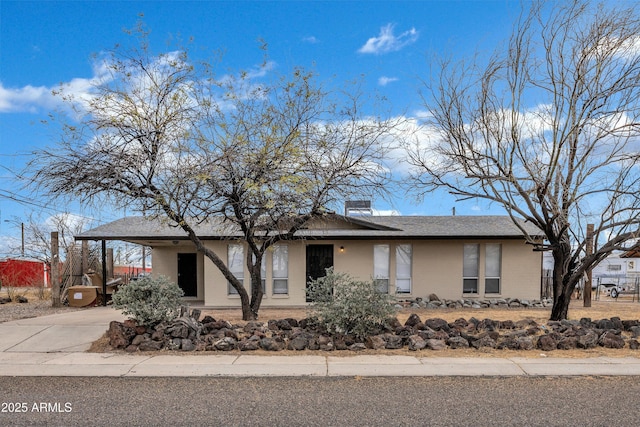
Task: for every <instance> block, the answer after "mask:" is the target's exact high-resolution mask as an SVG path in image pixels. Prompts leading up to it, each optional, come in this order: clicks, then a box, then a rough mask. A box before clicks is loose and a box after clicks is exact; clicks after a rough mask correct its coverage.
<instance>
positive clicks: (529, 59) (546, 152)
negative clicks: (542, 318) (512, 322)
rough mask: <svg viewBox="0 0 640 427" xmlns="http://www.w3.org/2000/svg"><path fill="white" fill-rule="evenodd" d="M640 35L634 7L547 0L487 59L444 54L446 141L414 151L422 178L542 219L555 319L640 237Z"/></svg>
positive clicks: (436, 106) (437, 99)
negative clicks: (600, 266)
mask: <svg viewBox="0 0 640 427" xmlns="http://www.w3.org/2000/svg"><path fill="white" fill-rule="evenodd" d="M639 35H640V21H639V20H638V14H637V9H636V8H635V5H633V4H629V3H616V4H609V5H604V4H599V5H593V4H591V3H589V2H584V1H580V0H575V1H568V2H549V3H540V2H535V3H533V5H532V6H531V9H530V10H528V11H524V12H523V13H522V15H521V16H520V18H519V19H518V21H517V23H516V24H515V26H514V29H513V33H512V35H511V37H510V39H509V40H508V42H507V43H506V45H505V46H504V47H503V48H501V49H498V50H497V51H496V53H495V54H494V55H493V56H492V57H491V58H490V59H489V60H488V61H487V62H486V63H485V64H484V65H476V64H472V65H469V64H468V63H464V62H462V63H454V62H453V61H448V60H444V61H441V62H440V67H439V68H438V74H437V76H436V77H435V79H434V84H433V85H432V86H430V90H429V91H428V93H429V95H430V98H425V102H426V104H427V106H428V109H429V111H430V113H431V117H430V120H429V121H428V123H427V125H428V126H431V131H432V132H433V135H434V142H433V145H432V147H431V148H432V149H430V150H426V149H425V147H424V146H421V145H420V144H417V145H414V146H413V147H412V148H411V149H410V154H411V155H410V160H411V163H412V164H413V165H414V166H415V167H416V168H415V169H414V172H415V173H414V175H413V178H414V180H413V182H414V183H417V184H418V185H419V186H420V188H421V190H422V191H423V192H424V191H429V190H433V189H435V188H445V189H448V190H449V191H450V192H451V193H452V194H454V195H456V196H458V197H460V198H480V199H484V200H487V201H489V202H493V203H497V204H499V205H502V206H503V207H504V208H505V209H506V211H507V212H508V213H509V214H510V215H511V216H513V217H521V218H524V219H525V220H526V221H529V222H531V223H532V224H535V225H536V226H537V227H538V228H539V229H540V230H541V232H542V235H544V241H541V240H538V239H536V236H531V235H527V239H528V241H529V243H531V244H533V245H534V247H535V248H536V249H538V250H548V251H551V253H552V254H553V259H554V270H553V296H554V305H553V308H552V312H551V319H553V320H559V319H565V318H566V317H567V312H568V308H569V302H570V297H571V293H572V292H573V290H574V289H575V287H576V285H577V284H578V283H579V282H580V280H581V279H582V278H583V276H584V274H585V272H586V271H588V269H590V268H592V267H593V266H595V265H596V264H597V263H598V262H600V261H601V260H602V259H603V258H605V257H606V256H607V255H608V254H610V253H611V252H612V251H613V250H617V249H624V248H625V245H626V244H628V243H629V242H631V241H633V240H632V239H635V238H637V237H638V233H639V228H638V227H639V223H640V218H639V213H640V210H639V208H640V197H639V196H640V192H639V191H638V190H639V186H638V184H639V183H640V181H639V180H640V174H639V172H640V165H639V164H638V153H639V148H640V146H639V143H640V139H639V136H640V133H639V131H640V123H639V122H638V119H639V115H640V103H639V101H640V38H639ZM436 141H437V142H436ZM587 223H593V224H595V238H594V240H595V242H594V245H595V248H594V251H593V253H592V254H590V255H587V253H586V251H585V245H586V237H587V236H586V232H585V226H586V224H587ZM516 224H517V223H516ZM522 231H523V233H525V234H526V230H524V229H523V230H522Z"/></svg>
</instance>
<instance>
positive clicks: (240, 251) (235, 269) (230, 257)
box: [227, 243, 244, 295]
mask: <svg viewBox="0 0 640 427" xmlns="http://www.w3.org/2000/svg"><path fill="white" fill-rule="evenodd" d="M227 268H228V269H229V270H230V271H231V274H233V275H234V276H235V277H236V279H238V280H239V281H240V283H242V284H243V285H244V245H242V244H239V243H229V245H228V246H227ZM227 294H228V295H238V290H237V289H236V288H234V287H233V285H232V284H231V282H229V281H227Z"/></svg>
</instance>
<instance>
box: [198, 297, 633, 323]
mask: <svg viewBox="0 0 640 427" xmlns="http://www.w3.org/2000/svg"><path fill="white" fill-rule="evenodd" d="M412 313H416V314H417V315H418V316H420V318H421V319H422V320H424V319H428V318H434V317H439V318H441V319H444V320H446V321H447V322H453V321H454V320H456V319H459V318H461V317H462V318H464V319H467V320H468V319H470V318H471V317H475V318H476V319H480V320H482V319H487V318H488V319H493V320H513V321H517V320H521V319H533V320H535V321H536V322H538V323H545V322H547V321H548V320H549V316H550V315H551V307H547V308H495V309H494V308H485V309H472V308H461V309H450V308H446V309H425V308H405V309H402V310H400V311H399V312H398V316H397V317H398V320H399V321H400V322H402V323H404V322H405V321H406V320H407V318H408V317H409V315H411V314H412ZM205 315H210V316H211V317H213V318H215V319H224V320H227V321H229V322H232V323H242V312H241V311H240V309H219V310H209V309H202V317H204V316H205ZM308 315H309V313H308V311H307V309H306V308H263V309H261V310H260V313H259V317H260V320H269V319H284V318H287V317H290V318H294V319H302V318H304V317H307V316H308ZM615 316H617V317H619V318H620V319H623V320H635V319H640V303H639V302H638V301H635V302H634V301H632V299H631V298H630V297H628V298H627V297H624V298H623V297H620V298H618V300H614V299H612V298H609V297H605V298H601V300H600V301H592V302H591V307H589V308H585V307H583V302H582V301H578V300H574V301H572V302H571V305H570V306H569V319H575V320H579V319H581V318H583V317H589V318H591V319H592V320H599V319H604V318H611V317H615Z"/></svg>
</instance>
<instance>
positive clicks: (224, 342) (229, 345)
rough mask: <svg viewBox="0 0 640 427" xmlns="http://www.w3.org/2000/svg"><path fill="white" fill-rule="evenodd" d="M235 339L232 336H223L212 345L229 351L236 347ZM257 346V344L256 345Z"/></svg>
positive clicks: (217, 348)
mask: <svg viewBox="0 0 640 427" xmlns="http://www.w3.org/2000/svg"><path fill="white" fill-rule="evenodd" d="M236 344H237V341H236V340H235V339H234V338H232V337H224V338H222V339H221V340H218V341H216V342H215V343H214V344H213V346H214V347H215V348H216V350H220V351H230V350H233V349H235V348H236ZM256 347H257V345H256Z"/></svg>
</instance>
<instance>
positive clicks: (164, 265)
mask: <svg viewBox="0 0 640 427" xmlns="http://www.w3.org/2000/svg"><path fill="white" fill-rule="evenodd" d="M521 225H522V226H523V227H526V229H527V231H528V232H529V233H531V234H533V235H536V234H540V233H539V231H538V230H537V229H536V228H535V227H533V226H532V225H531V224H527V223H524V222H523V223H522V224H521ZM196 231H197V233H198V235H199V236H200V237H201V239H202V240H203V241H205V242H206V245H207V246H208V247H209V248H211V249H212V250H213V251H214V252H215V253H216V254H217V255H218V256H219V257H220V258H221V259H222V260H225V261H226V262H227V265H228V266H229V267H230V269H231V271H232V272H233V273H234V274H235V275H236V277H238V278H240V279H241V280H242V281H243V282H244V284H245V287H247V289H248V288H249V286H250V277H249V274H248V271H247V268H246V266H245V255H246V251H247V247H246V245H245V244H244V243H243V241H242V239H241V234H240V233H239V230H234V229H233V228H232V227H230V226H229V225H228V224H225V223H222V222H219V221H212V222H209V223H206V224H201V225H199V226H197V228H196ZM76 239H77V240H119V241H126V242H132V243H137V244H142V245H146V246H150V247H151V248H152V250H153V251H152V264H153V275H156V276H157V275H164V276H167V277H169V278H171V279H172V280H174V281H175V282H177V283H178V285H179V286H180V287H181V288H182V289H183V290H184V292H185V299H187V300H193V301H197V302H200V303H203V304H204V305H205V306H206V307H216V308H217V307H239V306H240V299H239V297H238V295H237V294H236V293H235V290H234V289H233V288H232V287H231V286H230V285H229V284H228V283H227V280H226V279H225V278H224V277H223V276H222V274H221V273H220V271H219V270H218V268H217V267H216V266H215V265H214V264H213V263H212V262H211V261H210V260H208V259H207V258H206V257H204V256H203V255H202V254H201V253H197V252H196V250H195V246H194V245H193V244H192V243H191V242H190V241H189V239H188V238H187V236H186V234H185V233H184V232H183V231H182V230H181V229H179V228H175V227H171V226H169V225H167V224H163V223H162V222H161V221H157V220H156V221H151V220H148V219H146V218H143V217H126V218H122V219H120V220H117V221H114V222H111V223H108V224H105V225H102V226H99V227H97V228H94V229H92V230H89V231H87V232H84V233H82V234H80V235H78V236H76ZM262 265H263V275H262V276H263V289H264V299H263V302H262V307H278V306H304V305H305V304H306V303H307V299H306V292H305V290H306V283H307V279H308V278H309V277H311V278H316V277H320V276H322V275H324V271H325V269H326V268H328V267H334V269H335V270H336V271H338V272H346V273H349V274H350V275H351V276H353V277H355V278H358V279H361V280H371V279H374V280H376V284H377V285H378V287H379V289H380V291H381V292H389V293H394V294H396V295H397V296H398V297H399V298H416V297H422V298H425V297H426V296H428V295H429V294H432V293H435V294H436V295H438V296H439V297H440V298H447V299H459V298H478V299H491V298H521V299H537V298H539V297H540V280H541V269H542V255H541V253H540V252H535V251H533V247H532V246H531V245H529V244H526V242H525V239H524V236H523V233H522V231H521V230H520V229H519V228H518V227H517V226H516V225H514V223H513V221H512V219H511V218H510V217H508V216H359V217H352V216H343V215H337V214H328V215H326V216H325V217H323V218H319V219H315V220H313V221H312V222H310V223H309V224H308V225H307V227H305V228H304V229H301V230H299V231H298V232H297V233H296V235H295V239H294V240H290V241H286V242H281V243H279V244H277V245H275V246H273V247H272V248H270V250H268V251H267V254H266V255H265V259H264V260H263V263H262Z"/></svg>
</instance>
